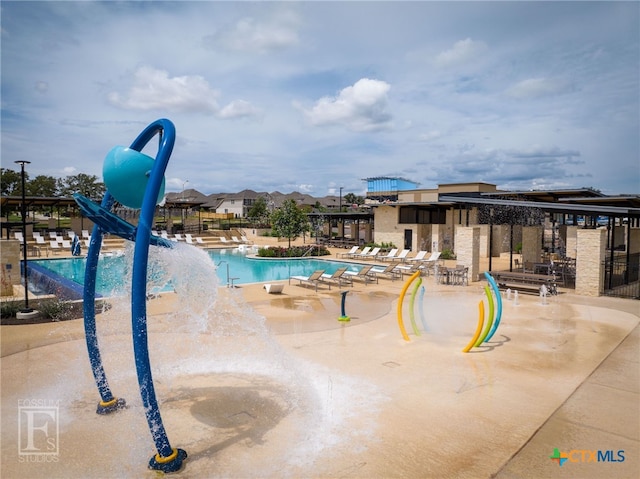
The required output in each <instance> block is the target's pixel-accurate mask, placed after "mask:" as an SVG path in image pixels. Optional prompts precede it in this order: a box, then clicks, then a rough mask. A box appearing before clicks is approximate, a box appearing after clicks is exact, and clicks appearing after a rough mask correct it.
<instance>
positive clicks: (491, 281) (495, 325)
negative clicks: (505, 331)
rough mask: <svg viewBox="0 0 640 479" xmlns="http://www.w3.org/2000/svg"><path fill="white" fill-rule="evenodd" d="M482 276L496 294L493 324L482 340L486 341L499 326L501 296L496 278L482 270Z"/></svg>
mask: <svg viewBox="0 0 640 479" xmlns="http://www.w3.org/2000/svg"><path fill="white" fill-rule="evenodd" d="M484 277H485V278H487V281H489V284H490V285H491V288H493V292H494V293H495V295H496V303H497V307H496V319H495V321H494V322H493V326H492V327H491V330H490V331H489V334H488V335H487V337H486V338H485V340H484V342H485V343H486V342H487V341H489V340H490V339H491V337H492V336H493V335H494V334H495V332H496V330H497V329H498V326H500V318H502V296H500V288H499V287H498V284H497V283H496V280H495V279H493V276H491V275H490V274H489V273H487V272H486V271H485V272H484Z"/></svg>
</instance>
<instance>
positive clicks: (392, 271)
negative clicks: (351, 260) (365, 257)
mask: <svg viewBox="0 0 640 479" xmlns="http://www.w3.org/2000/svg"><path fill="white" fill-rule="evenodd" d="M397 266H398V265H396V264H390V265H389V266H387V267H386V268H384V269H383V268H371V271H372V272H373V273H375V274H376V277H378V276H380V275H382V276H385V277H387V278H390V279H391V281H395V280H396V279H402V271H401V270H399V269H397Z"/></svg>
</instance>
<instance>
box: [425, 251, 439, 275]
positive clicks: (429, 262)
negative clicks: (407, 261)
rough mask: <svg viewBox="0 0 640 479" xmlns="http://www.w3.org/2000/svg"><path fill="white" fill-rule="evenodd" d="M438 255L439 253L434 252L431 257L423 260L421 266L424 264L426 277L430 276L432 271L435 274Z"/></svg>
mask: <svg viewBox="0 0 640 479" xmlns="http://www.w3.org/2000/svg"><path fill="white" fill-rule="evenodd" d="M440 254H441V252H440V251H434V252H433V253H431V256H429V258H427V259H425V260H424V261H423V262H422V264H424V266H425V271H426V272H427V276H428V275H429V274H430V272H431V270H434V273H435V267H436V265H437V264H438V260H439V259H440Z"/></svg>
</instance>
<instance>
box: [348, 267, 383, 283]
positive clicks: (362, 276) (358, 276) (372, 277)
mask: <svg viewBox="0 0 640 479" xmlns="http://www.w3.org/2000/svg"><path fill="white" fill-rule="evenodd" d="M372 267H373V266H363V267H362V268H361V269H360V271H357V272H356V271H345V273H344V274H346V275H349V276H350V277H351V279H355V280H358V281H364V284H367V283H373V282H374V281H375V282H376V283H377V282H378V277H377V276H376V274H375V273H374V272H372V271H371V268H372Z"/></svg>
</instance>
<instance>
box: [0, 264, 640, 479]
mask: <svg viewBox="0 0 640 479" xmlns="http://www.w3.org/2000/svg"><path fill="white" fill-rule="evenodd" d="M334 257H335V255H334ZM405 280H406V277H405ZM423 280H424V286H425V291H426V292H425V295H424V302H423V304H422V311H423V312H424V316H425V318H424V320H425V324H426V328H423V326H422V322H421V320H422V318H418V317H416V321H417V323H418V325H419V326H420V331H419V332H420V335H419V336H417V335H416V334H415V333H414V332H413V330H412V329H411V328H410V326H409V324H410V323H409V310H408V309H409V299H408V298H406V299H405V301H404V303H403V309H404V319H405V324H406V327H407V331H408V332H409V335H410V341H408V342H407V341H405V340H403V339H402V336H401V334H400V331H399V327H398V321H397V300H398V295H399V293H400V290H401V288H402V286H403V283H404V282H403V281H395V282H392V281H390V280H387V279H380V281H379V283H378V284H369V285H364V284H361V283H356V284H355V286H354V287H353V288H348V291H349V293H348V294H347V296H346V312H347V314H348V315H350V316H351V321H350V322H348V323H347V322H341V321H338V316H339V315H340V313H341V311H340V306H341V304H340V299H341V293H340V289H338V288H337V287H332V289H331V291H329V290H328V289H326V288H321V289H319V290H318V292H316V291H314V289H313V288H310V287H304V286H298V285H297V284H294V283H292V284H291V285H288V284H287V282H286V281H285V282H284V283H285V287H284V291H283V293H282V294H279V295H278V294H267V292H266V291H265V289H264V288H263V285H261V284H251V285H243V286H242V287H240V288H220V290H219V296H218V301H217V303H216V311H217V312H216V317H217V318H219V319H220V321H221V322H222V323H224V325H223V327H222V329H214V330H213V331H212V330H211V329H210V328H209V327H208V326H207V325H205V327H204V328H203V327H202V326H203V325H202V324H201V323H197V322H196V323H197V324H193V325H190V324H189V323H188V322H187V321H185V320H184V318H182V317H181V315H180V313H181V309H180V308H181V307H183V304H182V303H180V301H179V300H178V299H177V298H176V297H175V295H174V294H162V295H160V297H158V298H156V299H153V300H150V301H149V302H148V314H149V329H150V334H149V344H150V349H151V356H152V358H151V363H152V365H153V366H154V379H155V383H156V392H157V394H158V399H159V401H160V403H161V413H162V415H163V420H164V423H165V426H166V429H167V433H168V435H169V439H170V440H171V442H172V445H174V447H181V448H184V449H186V450H187V452H188V453H189V458H188V459H187V460H186V462H185V466H184V469H183V470H182V471H180V472H178V473H175V474H173V475H172V476H170V477H177V478H212V477H233V478H235V477H237V478H252V477H278V478H280V477H294V478H334V477H345V478H388V477H407V478H430V477H434V478H443V477H445V478H446V477H451V478H458V477H467V478H484V477H487V478H489V477H497V478H500V479H507V478H525V477H526V478H530V477H535V478H547V477H548V478H557V477H572V478H575V477H581V478H601V477H616V478H626V477H629V478H635V477H637V476H638V471H640V414H639V409H640V400H639V398H640V328H639V326H638V324H639V322H640V310H639V309H640V308H639V306H640V303H639V302H638V301H633V300H621V299H616V298H602V297H601V298H586V297H582V296H579V295H576V294H574V293H573V292H567V291H562V293H561V294H560V295H559V296H557V297H552V298H549V300H548V302H547V304H542V301H541V300H540V298H538V297H536V296H531V295H524V294H523V295H520V297H519V301H518V304H515V302H514V301H513V300H511V301H507V300H505V302H504V312H503V319H502V323H501V325H500V328H499V329H498V330H497V332H496V335H495V336H494V338H492V340H491V341H490V342H489V343H488V344H487V345H485V346H482V347H480V348H474V349H473V350H472V352H471V353H468V354H464V353H462V352H461V350H462V348H463V347H464V346H465V345H466V344H467V342H468V341H469V340H470V338H471V336H472V335H473V332H474V330H475V327H476V323H477V318H478V312H477V311H478V308H477V304H478V302H479V301H480V300H481V299H482V287H483V286H484V282H481V283H471V285H470V286H466V287H464V286H447V285H438V284H436V283H435V282H434V281H433V278H429V277H427V278H423ZM98 327H99V334H100V336H99V337H100V341H101V346H102V348H103V359H104V361H105V369H106V370H107V374H108V376H109V381H110V385H111V387H112V388H113V390H114V393H115V394H117V395H120V394H121V395H122V396H123V397H125V398H126V399H127V401H128V403H129V408H128V409H126V410H124V411H120V412H119V413H117V414H115V415H113V416H107V417H104V416H98V415H96V414H95V405H96V403H97V401H98V394H97V391H96V389H95V385H94V383H93V377H92V375H91V372H90V368H89V364H88V359H87V354H86V347H85V345H84V332H83V326H82V320H70V321H64V322H60V323H45V324H34V325H20V326H2V327H0V334H1V338H0V339H1V347H2V350H1V354H2V359H1V365H0V372H1V373H2V376H1V381H2V382H1V386H2V418H1V419H2V423H1V424H2V453H1V466H0V467H1V469H0V476H1V477H3V478H5V477H7V478H23V477H24V478H38V477H43V478H45V477H46V478H52V477H54V478H57V477H64V478H72V477H83V478H90V477H100V478H105V477H109V478H110V477H113V478H116V477H118V478H121V477H136V478H139V477H148V478H155V477H158V475H157V473H156V472H153V471H149V470H147V469H146V464H147V462H148V460H149V458H150V457H151V455H152V454H153V453H154V449H153V443H152V440H151V437H150V435H149V432H148V429H147V425H146V421H145V419H144V413H143V411H142V405H141V401H140V395H139V392H138V390H137V383H136V380H135V372H134V371H133V368H134V366H133V357H132V353H131V351H130V350H131V345H130V343H131V338H130V319H129V316H128V311H127V308H126V306H125V307H124V308H119V307H114V308H112V309H111V310H110V311H107V312H105V313H103V314H100V315H99V316H98ZM34 400H35V401H41V402H40V403H38V404H36V405H39V406H42V405H44V406H55V407H56V408H57V409H56V411H57V414H58V415H57V416H56V422H55V425H57V426H58V428H59V437H58V438H57V441H56V442H55V445H56V446H57V447H58V450H57V453H58V454H57V455H56V456H53V455H51V456H48V458H49V459H50V461H49V462H45V461H44V460H42V457H44V456H40V458H39V459H38V458H36V456H34V455H29V454H23V455H20V454H19V452H23V453H24V452H25V451H24V444H23V443H21V442H19V435H20V434H21V433H23V432H24V431H25V424H24V421H22V420H21V416H20V414H19V408H20V407H21V405H22V406H25V405H27V406H28V405H29V404H30V401H31V402H32V401H34ZM53 424H54V423H53V422H52V423H51V425H52V427H53ZM34 434H36V436H35V438H36V439H34V440H35V441H37V440H38V439H39V438H41V436H42V434H43V433H42V431H39V430H35V432H34ZM38 434H40V436H38ZM22 440H23V441H24V435H23V436H22ZM556 448H557V449H558V450H559V452H561V453H564V454H566V456H567V457H568V458H569V460H568V461H566V462H565V463H564V465H562V466H560V465H559V464H558V462H557V461H553V460H552V459H551V458H550V456H552V455H553V453H554V449H556ZM582 451H585V452H582ZM593 451H600V453H601V454H600V455H601V457H602V458H603V459H604V460H602V461H600V462H598V461H595V462H594V461H592V459H593V458H594V457H595V458H597V455H598V453H597V452H596V453H594V454H595V455H592V454H591V452H593ZM609 451H610V452H609ZM620 451H624V452H622V456H620V454H619V452H620ZM27 452H28V451H27ZM54 457H55V458H56V460H55V461H53V458H54ZM34 458H35V459H34ZM621 458H624V460H620V459H621Z"/></svg>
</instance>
